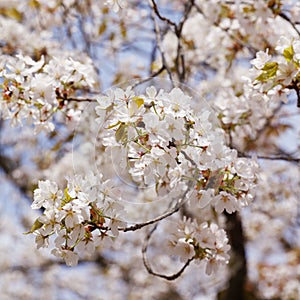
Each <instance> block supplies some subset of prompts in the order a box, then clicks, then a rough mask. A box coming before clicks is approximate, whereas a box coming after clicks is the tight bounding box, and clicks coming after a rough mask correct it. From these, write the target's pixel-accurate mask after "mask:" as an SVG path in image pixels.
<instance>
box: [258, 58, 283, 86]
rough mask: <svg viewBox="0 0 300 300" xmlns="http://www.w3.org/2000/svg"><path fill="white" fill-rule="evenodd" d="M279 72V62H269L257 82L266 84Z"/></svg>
mask: <svg viewBox="0 0 300 300" xmlns="http://www.w3.org/2000/svg"><path fill="white" fill-rule="evenodd" d="M277 70H278V63H277V62H268V63H266V64H265V65H264V67H263V68H262V71H263V72H262V73H261V74H260V75H259V76H258V77H256V78H255V80H258V81H261V82H266V81H268V80H269V79H271V78H272V77H274V76H275V75H276V73H277Z"/></svg>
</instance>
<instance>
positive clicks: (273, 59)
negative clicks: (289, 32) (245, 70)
mask: <svg viewBox="0 0 300 300" xmlns="http://www.w3.org/2000/svg"><path fill="white" fill-rule="evenodd" d="M275 50H276V51H277V52H278V54H279V55H277V56H272V55H270V54H269V53H268V49H267V50H266V51H259V52H258V53H257V54H256V58H255V59H253V60H252V61H251V63H252V65H253V66H254V68H253V69H252V78H253V79H254V80H253V85H254V87H255V88H256V89H259V90H260V91H261V92H265V93H269V94H270V93H271V91H280V92H281V93H282V94H285V93H286V92H287V90H288V89H295V90H296V91H299V82H300V77H299V74H300V73H299V71H300V40H299V39H291V38H287V37H284V36H282V37H281V38H280V39H279V41H278V43H277V46H276V47H275Z"/></svg>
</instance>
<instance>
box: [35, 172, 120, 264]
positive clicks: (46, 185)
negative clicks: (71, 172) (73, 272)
mask: <svg viewBox="0 0 300 300" xmlns="http://www.w3.org/2000/svg"><path fill="white" fill-rule="evenodd" d="M67 182H68V183H67V186H66V188H65V189H64V191H62V190H60V189H59V188H58V186H57V184H56V183H55V182H51V181H49V180H46V181H39V185H38V188H37V189H36V190H35V191H34V201H33V203H32V205H31V207H32V208H33V209H41V208H42V209H43V210H44V212H43V214H42V216H40V217H39V218H38V219H37V220H36V221H35V223H34V225H33V227H32V229H31V230H30V233H34V234H35V235H36V244H37V247H38V248H40V247H49V237H50V236H52V235H54V236H56V238H55V240H54V244H55V248H54V249H53V250H52V253H53V254H54V255H56V256H58V257H62V258H63V259H64V260H65V262H66V264H67V265H69V266H74V265H76V264H77V262H78V253H81V252H83V251H84V252H85V253H88V254H92V253H93V252H94V250H95V247H97V246H99V245H100V244H101V242H102V240H103V239H106V238H108V237H110V238H114V237H116V236H117V235H118V227H119V226H121V225H124V224H125V223H124V222H123V221H122V217H123V215H124V213H123V212H122V216H121V211H122V205H121V204H120V202H119V198H120V197H119V192H118V190H117V189H116V188H115V187H114V186H113V185H112V183H111V182H110V181H109V180H106V181H104V180H103V178H102V176H101V175H94V174H92V173H91V174H88V175H87V176H85V177H82V176H75V177H73V178H67Z"/></svg>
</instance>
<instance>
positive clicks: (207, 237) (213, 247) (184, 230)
mask: <svg viewBox="0 0 300 300" xmlns="http://www.w3.org/2000/svg"><path fill="white" fill-rule="evenodd" d="M175 228H176V229H174V232H173V233H172V235H171V238H170V240H169V243H168V248H169V251H170V253H171V254H173V255H177V256H179V257H180V259H181V260H182V261H186V260H188V259H192V258H193V259H198V260H204V261H205V262H206V273H207V274H208V275H210V274H212V273H213V272H215V271H216V270H217V269H218V267H219V266H220V265H224V264H227V263H228V261H229V254H228V253H227V252H228V251H229V250H230V245H229V244H228V238H227V236H226V233H225V231H224V230H223V229H220V228H219V227H218V225H216V224H214V223H212V224H208V223H207V222H204V223H202V224H200V225H199V224H198V223H197V222H196V221H193V222H192V221H191V220H189V219H183V220H181V221H180V222H179V224H178V226H175Z"/></svg>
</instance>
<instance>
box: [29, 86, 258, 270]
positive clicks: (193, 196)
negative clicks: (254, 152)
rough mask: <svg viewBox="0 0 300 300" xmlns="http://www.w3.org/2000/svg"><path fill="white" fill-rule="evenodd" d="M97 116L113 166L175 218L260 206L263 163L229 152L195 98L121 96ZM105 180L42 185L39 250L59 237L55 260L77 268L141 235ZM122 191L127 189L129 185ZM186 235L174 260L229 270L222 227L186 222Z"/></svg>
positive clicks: (103, 102)
mask: <svg viewBox="0 0 300 300" xmlns="http://www.w3.org/2000/svg"><path fill="white" fill-rule="evenodd" d="M95 110H96V113H97V116H98V118H97V119H96V121H97V123H98V124H99V133H98V137H97V140H98V142H99V143H100V144H101V143H102V146H103V148H104V149H105V152H106V153H110V154H111V158H112V160H113V161H112V163H113V164H114V165H115V166H116V168H119V169H121V170H127V175H128V178H130V182H131V183H132V184H133V185H134V186H136V187H137V188H138V189H139V191H140V192H142V193H144V190H145V189H147V188H151V189H152V190H153V188H154V191H155V192H156V193H157V195H158V197H165V198H166V199H168V201H169V203H170V204H169V209H170V210H173V209H174V208H175V210H174V212H175V211H177V209H180V207H181V206H182V205H188V208H189V209H190V210H193V208H197V209H198V208H200V209H204V208H205V209H208V208H209V209H210V210H212V211H214V214H215V215H216V216H217V215H219V214H221V213H222V212H223V211H226V212H228V213H233V212H235V211H238V210H240V209H241V208H243V207H245V206H247V205H248V204H249V203H250V202H251V201H252V200H253V197H254V185H255V182H256V172H257V165H256V163H255V162H254V161H252V160H250V159H246V158H238V157H237V152H236V151H235V150H231V149H229V148H228V147H227V146H226V145H225V142H224V138H223V132H222V130H221V129H219V128H214V125H213V122H212V120H211V119H210V118H211V116H210V114H211V112H210V111H209V110H208V109H207V108H206V109H203V110H201V111H199V112H196V110H194V109H193V108H192V102H191V97H189V96H187V95H186V94H185V93H184V92H183V91H182V90H181V89H179V88H173V89H172V90H171V91H170V92H166V91H164V90H159V91H157V90H156V88H155V87H153V86H151V87H148V88H146V91H145V94H142V93H137V94H136V93H135V91H134V90H133V89H132V87H128V88H127V89H126V90H122V89H120V88H117V89H115V90H109V91H108V92H107V95H103V96H100V97H99V98H98V103H97V105H96V107H95ZM103 171H104V172H105V170H103ZM116 175H119V174H118V173H117V174H116ZM103 178H105V176H104V177H103ZM103 178H102V177H101V176H95V175H88V176H87V177H82V176H76V177H75V178H73V179H72V178H67V181H68V185H67V188H66V189H65V190H64V192H62V191H61V190H59V189H58V186H57V184H56V183H53V182H50V181H45V182H39V188H38V189H37V190H35V192H34V202H33V204H32V207H33V208H35V209H39V208H41V207H42V208H43V209H45V211H44V213H43V216H42V217H40V218H38V220H37V222H36V224H35V225H34V226H33V228H32V230H31V232H32V233H34V234H36V235H37V238H36V241H37V244H38V247H40V246H48V244H49V243H48V237H49V236H50V235H52V234H54V235H57V237H56V239H55V241H54V244H55V248H54V250H53V251H52V253H53V254H55V255H57V256H61V257H63V258H64V259H65V261H66V263H67V264H68V265H74V264H75V263H76V262H77V257H78V256H77V252H78V251H79V252H80V251H81V250H82V249H87V250H88V253H91V252H92V251H93V250H94V249H95V247H97V245H98V243H99V242H100V241H101V240H102V239H103V237H106V236H108V235H111V236H113V237H116V236H117V233H118V231H119V230H121V231H128V230H136V229H135V228H134V225H133V227H127V228H126V227H124V224H125V223H124V222H126V223H129V220H127V219H126V206H124V205H120V200H124V196H125V195H123V194H124V193H122V196H123V197H120V195H119V194H116V193H115V191H116V190H115V189H114V188H113V186H112V181H104V179H103ZM128 178H127V179H128ZM121 179H123V178H121ZM127 183H128V182H127ZM116 184H119V187H120V189H121V188H122V186H123V185H124V182H120V181H119V182H118V180H116ZM137 193H138V191H137ZM121 203H122V202H121ZM123 204H124V202H123ZM157 205H160V204H159V203H158V204H157ZM170 215H171V214H170ZM167 216H168V215H167ZM195 217H196V216H195ZM198 217H199V216H197V218H198ZM163 218H164V217H163ZM198 219H199V218H198ZM159 220H160V219H158V221H159ZM216 222H217V217H216ZM184 224H186V225H184ZM144 225H145V224H142V227H144ZM122 226H123V227H122ZM182 226H186V227H182ZM178 228H179V229H178V231H177V235H175V236H176V237H177V238H178V239H177V240H176V239H174V237H175V236H174V235H173V238H172V241H171V244H173V246H174V247H173V248H174V249H173V250H172V251H170V254H177V255H179V256H180V257H181V258H182V259H185V258H187V257H189V258H190V257H191V256H192V257H194V258H197V259H199V260H206V261H207V262H208V265H207V273H208V274H211V273H212V271H215V270H216V269H217V267H218V266H219V265H220V264H223V263H227V262H228V255H227V251H228V250H229V246H228V244H227V242H228V240H227V237H226V234H225V231H224V230H222V229H219V228H218V226H217V225H215V224H210V225H208V223H202V224H201V225H197V223H196V221H193V222H191V221H188V220H185V219H184V220H183V221H182V222H181V223H180V224H179V227H178ZM182 228H184V229H182ZM137 229H139V227H137ZM173 229H174V228H172V230H173ZM95 232H97V233H96V235H95ZM189 232H190V233H191V236H190V237H189V238H188V237H187V235H188V233H189ZM192 232H193V233H192ZM180 249H186V251H181V250H180ZM189 249H190V250H189Z"/></svg>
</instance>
